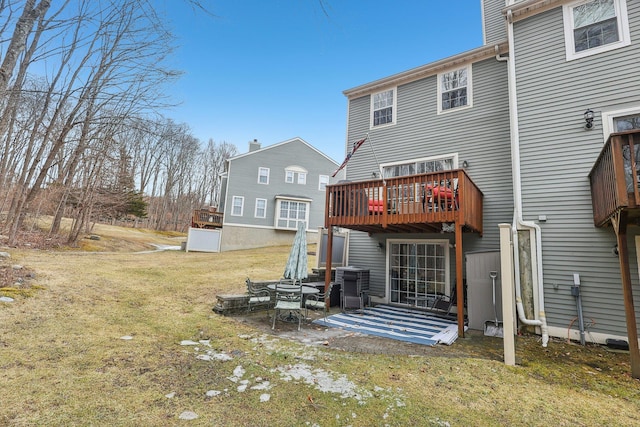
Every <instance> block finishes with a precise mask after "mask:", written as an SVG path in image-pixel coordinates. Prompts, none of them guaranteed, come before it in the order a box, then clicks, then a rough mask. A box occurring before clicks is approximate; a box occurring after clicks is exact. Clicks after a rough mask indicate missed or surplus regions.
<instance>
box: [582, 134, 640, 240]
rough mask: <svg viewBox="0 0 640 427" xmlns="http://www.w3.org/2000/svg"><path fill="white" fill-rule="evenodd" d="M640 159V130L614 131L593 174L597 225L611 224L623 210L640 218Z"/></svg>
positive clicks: (592, 170)
mask: <svg viewBox="0 0 640 427" xmlns="http://www.w3.org/2000/svg"><path fill="white" fill-rule="evenodd" d="M631 153H634V155H633V156H632V155H631ZM639 163H640V130H633V131H627V132H619V133H614V134H611V136H610V137H609V139H608V140H607V142H606V143H605V145H604V147H603V148H602V151H601V152H600V156H599V157H598V159H597V160H596V162H595V164H594V165H593V168H592V169H591V173H590V174H589V181H590V183H591V202H592V204H593V221H594V224H595V225H596V227H603V226H606V225H609V224H610V220H611V219H612V218H614V217H615V216H616V215H617V214H619V213H620V212H621V211H626V212H625V213H626V215H628V217H629V220H630V221H632V222H637V221H638V218H640V191H639V189H638V179H639V174H638V164H639Z"/></svg>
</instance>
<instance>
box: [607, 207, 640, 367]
mask: <svg viewBox="0 0 640 427" xmlns="http://www.w3.org/2000/svg"><path fill="white" fill-rule="evenodd" d="M627 219H628V218H627V211H626V210H622V211H620V212H618V213H617V214H616V215H614V216H613V217H612V218H611V224H612V225H613V229H614V231H615V232H616V237H617V239H618V259H619V262H620V276H621V278H622V296H623V298H624V311H625V318H626V322H627V339H628V341H629V356H630V357H631V376H632V377H633V378H640V351H639V349H638V328H637V326H636V312H635V308H634V305H633V292H632V289H631V270H630V269H629V251H628V248H627Z"/></svg>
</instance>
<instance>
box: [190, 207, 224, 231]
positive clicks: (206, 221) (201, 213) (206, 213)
mask: <svg viewBox="0 0 640 427" xmlns="http://www.w3.org/2000/svg"><path fill="white" fill-rule="evenodd" d="M223 219H224V214H223V213H222V212H212V211H211V210H210V209H196V210H194V211H193V215H192V217H191V226H192V227H194V228H222V220H223Z"/></svg>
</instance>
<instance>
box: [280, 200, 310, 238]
mask: <svg viewBox="0 0 640 427" xmlns="http://www.w3.org/2000/svg"><path fill="white" fill-rule="evenodd" d="M301 221H302V222H304V223H305V224H308V223H309V202H307V201H298V200H290V199H278V201H277V206H276V228H284V229H289V230H297V228H298V222H301Z"/></svg>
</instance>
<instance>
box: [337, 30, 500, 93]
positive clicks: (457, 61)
mask: <svg viewBox="0 0 640 427" xmlns="http://www.w3.org/2000/svg"><path fill="white" fill-rule="evenodd" d="M507 52H509V45H508V43H507V41H503V42H500V43H496V44H492V45H487V46H482V47H479V48H476V49H472V50H469V51H466V52H463V53H459V54H457V55H454V56H450V57H448V58H444V59H441V60H439V61H435V62H431V63H429V64H425V65H421V66H419V67H416V68H412V69H410V70H407V71H403V72H401V73H398V74H394V75H391V76H389V77H385V78H382V79H379V80H375V81H373V82H371V83H366V84H363V85H360V86H356V87H354V88H352V89H347V90H345V91H343V92H342V93H343V94H344V95H345V96H346V97H347V98H349V99H352V98H356V97H359V96H362V95H366V94H369V93H371V92H377V91H380V90H383V89H384V88H387V87H392V86H398V85H400V84H406V83H411V82H413V81H416V80H420V79H422V78H425V77H427V76H430V75H433V74H437V73H438V72H441V71H444V70H446V69H448V68H452V67H454V66H457V65H461V64H466V63H473V62H478V61H482V60H484V59H487V58H490V57H492V56H495V55H496V53H497V54H504V53H507Z"/></svg>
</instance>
